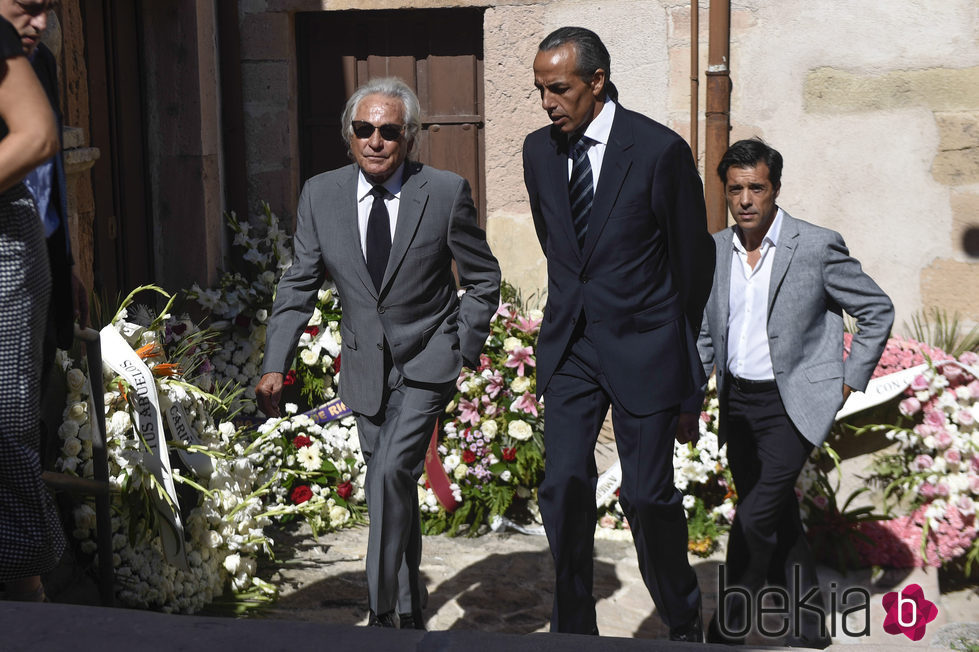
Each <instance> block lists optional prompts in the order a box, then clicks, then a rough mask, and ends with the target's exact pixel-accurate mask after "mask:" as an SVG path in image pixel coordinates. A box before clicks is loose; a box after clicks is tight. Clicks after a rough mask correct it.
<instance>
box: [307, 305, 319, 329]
mask: <svg viewBox="0 0 979 652" xmlns="http://www.w3.org/2000/svg"><path fill="white" fill-rule="evenodd" d="M322 323H323V313H321V312H320V309H319V308H315V309H313V316H312V317H310V318H309V322H308V324H307V325H308V326H319V325H320V324H322Z"/></svg>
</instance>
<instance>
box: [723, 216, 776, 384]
mask: <svg viewBox="0 0 979 652" xmlns="http://www.w3.org/2000/svg"><path fill="white" fill-rule="evenodd" d="M781 229H782V209H781V208H779V209H778V210H777V211H776V213H775V219H774V220H773V221H772V225H771V226H770V227H768V233H766V234H765V237H764V239H762V243H761V248H760V252H761V258H760V260H759V261H758V262H757V263H756V264H755V268H754V269H752V268H751V265H749V264H748V252H747V251H746V250H745V247H744V244H742V243H741V238H740V237H739V236H738V227H735V232H734V235H733V236H732V245H731V246H732V247H734V255H732V256H731V295H730V299H729V300H728V308H729V309H730V312H729V313H728V319H727V335H728V346H727V368H728V371H729V372H730V373H731V375H733V376H736V377H738V378H744V379H746V380H774V379H775V372H774V371H773V370H772V355H771V352H770V351H769V349H768V292H769V287H770V286H771V280H772V263H773V261H774V259H775V248H776V247H777V246H778V235H779V232H780V231H781Z"/></svg>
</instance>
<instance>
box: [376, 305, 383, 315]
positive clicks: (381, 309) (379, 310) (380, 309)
mask: <svg viewBox="0 0 979 652" xmlns="http://www.w3.org/2000/svg"><path fill="white" fill-rule="evenodd" d="M377 314H379V315H383V314H384V306H378V307H377Z"/></svg>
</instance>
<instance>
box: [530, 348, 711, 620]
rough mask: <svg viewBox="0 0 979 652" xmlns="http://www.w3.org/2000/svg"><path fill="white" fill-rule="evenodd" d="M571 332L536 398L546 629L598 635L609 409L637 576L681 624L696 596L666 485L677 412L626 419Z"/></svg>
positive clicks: (693, 612)
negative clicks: (601, 453) (599, 507)
mask: <svg viewBox="0 0 979 652" xmlns="http://www.w3.org/2000/svg"><path fill="white" fill-rule="evenodd" d="M580 331H581V332H578V333H576V337H575V338H573V341H572V344H571V345H570V347H569V351H568V354H567V356H566V358H565V359H564V360H563V361H562V363H561V364H560V366H559V367H558V370H557V371H556V372H555V374H554V375H553V376H552V377H551V380H550V382H549V384H548V386H547V391H546V392H545V397H544V400H545V405H546V406H547V418H546V419H545V420H544V444H545V449H546V461H545V472H544V480H543V482H542V483H541V486H540V489H539V491H538V502H539V505H540V512H541V517H542V519H543V521H544V528H545V530H546V531H547V541H548V543H549V545H550V548H551V555H552V557H553V558H554V567H555V574H556V582H555V588H554V609H553V613H552V616H551V631H554V632H570V633H579V634H592V633H596V632H597V626H596V622H595V600H594V597H593V596H592V588H593V581H592V580H593V578H592V573H593V558H592V553H593V547H594V536H595V522H596V518H597V515H596V507H595V486H596V482H597V479H598V472H597V469H596V466H595V442H596V441H597V439H598V434H599V431H600V430H601V427H602V423H603V422H604V420H605V415H606V414H607V413H608V408H609V405H610V404H611V406H612V423H613V426H614V428H615V443H616V447H617V448H618V453H619V459H620V461H621V463H622V486H621V490H620V495H619V500H620V502H621V504H622V507H623V510H624V511H625V514H626V517H627V518H628V519H629V525H630V527H631V528H632V535H633V540H634V542H635V545H636V552H637V554H638V558H639V570H640V572H641V573H642V577H643V580H644V581H645V583H646V587H647V588H648V589H649V592H650V594H651V595H652V597H653V602H655V604H656V610H657V612H658V613H659V614H660V615H661V617H662V618H663V620H664V621H665V622H666V624H667V625H668V626H670V627H677V626H684V625H686V624H689V623H690V622H691V621H692V620H693V619H694V618H695V617H696V616H698V615H699V605H700V589H699V587H698V586H697V576H696V574H695V573H694V571H693V569H692V568H691V567H690V563H689V561H688V560H687V521H686V517H685V515H684V512H683V503H682V499H681V496H680V492H678V491H677V489H676V487H675V486H674V484H673V441H674V435H675V432H676V422H677V414H678V410H679V407H675V408H672V409H669V410H666V411H663V412H658V413H655V414H650V415H644V416H636V415H633V414H629V413H628V412H626V411H625V410H624V409H623V408H622V407H621V406H620V405H619V404H618V403H617V401H616V399H615V397H614V395H613V394H612V392H611V390H610V388H609V384H608V380H607V379H606V378H605V375H604V374H603V373H602V366H601V361H600V360H599V357H598V354H597V352H596V351H595V348H594V347H593V346H592V344H591V341H590V340H589V338H588V332H587V329H580ZM650 391H655V389H654V387H651V388H650Z"/></svg>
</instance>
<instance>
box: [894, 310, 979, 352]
mask: <svg viewBox="0 0 979 652" xmlns="http://www.w3.org/2000/svg"><path fill="white" fill-rule="evenodd" d="M960 319H961V317H960V316H959V313H957V312H956V313H953V314H952V315H951V316H949V314H948V313H947V312H946V311H945V310H942V309H941V308H937V307H933V308H932V309H931V310H927V311H919V312H916V313H915V314H914V315H912V316H911V328H910V331H911V332H912V333H913V337H914V339H916V340H918V341H919V342H924V343H925V344H930V345H931V346H935V347H938V348H939V349H942V350H943V351H945V352H946V353H949V354H951V355H952V356H953V357H956V358H958V357H959V356H960V355H962V354H963V353H965V352H966V351H973V352H979V326H973V327H972V328H971V329H969V330H968V331H967V332H963V330H964V327H963V326H962V323H961V321H960ZM904 328H905V329H906V330H908V325H907V324H905V325H904Z"/></svg>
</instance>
